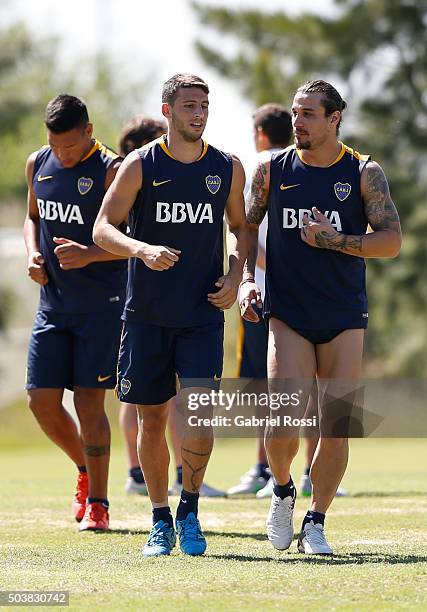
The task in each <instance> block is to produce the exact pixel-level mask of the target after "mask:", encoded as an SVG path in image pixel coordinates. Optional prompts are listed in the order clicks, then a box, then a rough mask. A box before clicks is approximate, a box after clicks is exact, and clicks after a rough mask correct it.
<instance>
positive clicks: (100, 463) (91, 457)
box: [74, 387, 110, 499]
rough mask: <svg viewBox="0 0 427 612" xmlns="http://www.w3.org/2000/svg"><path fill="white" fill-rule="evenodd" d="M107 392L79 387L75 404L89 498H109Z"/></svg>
mask: <svg viewBox="0 0 427 612" xmlns="http://www.w3.org/2000/svg"><path fill="white" fill-rule="evenodd" d="M104 396H105V390H104V389H87V388H83V387H76V388H75V390H74V405H75V408H76V412H77V416H78V417H79V421H80V427H81V439H82V446H83V452H84V455H85V463H86V468H87V473H88V476H89V497H99V498H102V499H107V497H108V496H107V486H108V467H109V462H110V424H109V423H108V419H107V415H106V414H105V411H104Z"/></svg>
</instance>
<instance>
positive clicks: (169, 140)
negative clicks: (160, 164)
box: [165, 131, 204, 164]
mask: <svg viewBox="0 0 427 612" xmlns="http://www.w3.org/2000/svg"><path fill="white" fill-rule="evenodd" d="M165 142H166V146H167V148H168V151H169V153H170V154H171V155H172V156H173V157H174V158H175V159H177V160H178V161H180V162H182V163H183V164H191V163H192V162H195V161H196V160H198V159H199V157H200V156H201V155H202V153H203V147H204V144H203V140H202V139H201V138H199V139H198V140H196V141H195V142H187V141H186V140H184V139H183V138H182V136H180V134H177V133H175V132H170V131H169V132H168V134H167V136H166V140H165Z"/></svg>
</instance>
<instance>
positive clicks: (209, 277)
mask: <svg viewBox="0 0 427 612" xmlns="http://www.w3.org/2000/svg"><path fill="white" fill-rule="evenodd" d="M138 152H139V156H140V158H141V163H142V170H143V187H142V189H141V191H140V192H139V194H138V196H137V198H136V201H135V203H134V205H133V208H132V209H131V211H130V214H129V226H130V233H131V236H132V237H133V238H135V239H136V240H140V241H142V242H147V243H148V244H152V245H163V246H166V247H172V248H174V249H179V250H180V251H181V254H180V256H179V261H178V262H176V263H175V265H174V266H173V267H172V268H170V269H169V270H166V271H163V272H160V271H156V270H151V269H150V268H148V267H147V266H146V265H145V264H144V263H143V261H142V260H140V259H138V258H132V259H130V260H129V274H128V287H127V300H126V307H125V310H124V315H123V318H124V319H126V320H130V321H141V322H144V323H150V324H153V325H161V326H164V327H193V326H196V325H204V324H207V323H215V322H220V321H223V319H224V316H223V313H222V312H221V311H220V310H219V309H218V308H216V307H214V306H212V305H211V304H210V303H209V302H208V299H207V294H208V293H212V292H216V291H218V290H219V288H218V287H215V282H216V281H217V280H218V278H219V277H220V276H221V275H222V274H223V218H224V209H225V205H226V201H227V199H228V195H229V192H230V187H231V180H232V176H233V161H232V158H231V156H230V155H228V154H226V153H223V152H222V151H219V150H218V149H216V148H215V147H212V146H210V145H208V144H207V143H203V152H202V154H201V156H200V157H199V159H198V160H196V161H195V162H193V163H189V164H185V163H182V162H180V161H178V160H176V159H175V158H174V157H173V156H172V155H171V153H170V152H169V150H168V148H167V145H166V141H165V138H164V137H161V138H159V139H157V140H155V141H153V142H152V143H150V144H148V145H146V146H145V147H143V148H141V149H139V151H138Z"/></svg>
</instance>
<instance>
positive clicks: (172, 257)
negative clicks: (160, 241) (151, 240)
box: [138, 244, 181, 272]
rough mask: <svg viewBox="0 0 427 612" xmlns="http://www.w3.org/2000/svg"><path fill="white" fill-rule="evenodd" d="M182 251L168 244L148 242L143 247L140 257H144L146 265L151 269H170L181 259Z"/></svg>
mask: <svg viewBox="0 0 427 612" xmlns="http://www.w3.org/2000/svg"><path fill="white" fill-rule="evenodd" d="M180 254H181V251H178V250H177V249H173V248H172V247H166V246H155V245H153V244H147V245H146V246H145V247H144V248H143V249H141V253H140V255H138V257H139V258H140V259H142V261H143V262H144V263H145V265H146V266H147V267H148V268H150V269H151V270H158V271H159V272H163V270H169V268H172V266H174V265H175V263H176V262H177V261H178V260H179V255H180Z"/></svg>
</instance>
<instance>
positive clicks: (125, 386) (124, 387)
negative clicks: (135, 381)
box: [120, 378, 131, 395]
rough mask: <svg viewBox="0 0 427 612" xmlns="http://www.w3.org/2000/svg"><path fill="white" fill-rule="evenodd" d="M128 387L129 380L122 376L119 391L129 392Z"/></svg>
mask: <svg viewBox="0 0 427 612" xmlns="http://www.w3.org/2000/svg"><path fill="white" fill-rule="evenodd" d="M130 388H131V383H130V380H128V379H127V378H122V380H121V381H120V391H121V392H122V394H123V395H126V393H129V391H130Z"/></svg>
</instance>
